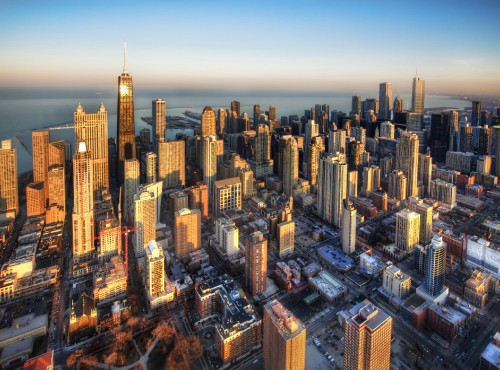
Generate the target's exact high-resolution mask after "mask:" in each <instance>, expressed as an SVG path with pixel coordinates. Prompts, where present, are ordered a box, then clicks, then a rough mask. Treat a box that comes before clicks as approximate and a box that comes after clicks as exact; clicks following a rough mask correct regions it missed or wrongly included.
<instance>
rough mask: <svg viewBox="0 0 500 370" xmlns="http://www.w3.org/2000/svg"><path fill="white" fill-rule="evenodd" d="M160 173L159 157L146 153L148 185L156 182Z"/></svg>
mask: <svg viewBox="0 0 500 370" xmlns="http://www.w3.org/2000/svg"><path fill="white" fill-rule="evenodd" d="M157 172H158V156H157V155H156V153H153V152H148V153H146V179H145V180H146V184H152V183H153V182H156V178H157V176H156V174H157Z"/></svg>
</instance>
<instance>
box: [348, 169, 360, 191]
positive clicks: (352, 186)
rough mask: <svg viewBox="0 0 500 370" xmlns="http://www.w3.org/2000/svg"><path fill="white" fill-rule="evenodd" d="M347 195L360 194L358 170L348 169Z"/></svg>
mask: <svg viewBox="0 0 500 370" xmlns="http://www.w3.org/2000/svg"><path fill="white" fill-rule="evenodd" d="M347 196H348V197H357V196H358V171H357V170H354V171H347Z"/></svg>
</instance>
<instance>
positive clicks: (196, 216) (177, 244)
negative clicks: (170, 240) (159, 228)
mask: <svg viewBox="0 0 500 370" xmlns="http://www.w3.org/2000/svg"><path fill="white" fill-rule="evenodd" d="M200 246H201V212H200V210H199V209H192V210H191V209H189V208H183V209H181V210H179V211H177V212H175V216H174V248H175V256H176V257H178V258H184V257H186V256H187V255H188V254H189V253H191V252H194V251H195V250H197V249H199V248H200Z"/></svg>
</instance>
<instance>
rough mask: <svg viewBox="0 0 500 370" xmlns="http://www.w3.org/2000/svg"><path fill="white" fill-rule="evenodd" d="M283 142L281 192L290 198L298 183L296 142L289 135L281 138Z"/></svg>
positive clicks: (297, 150)
mask: <svg viewBox="0 0 500 370" xmlns="http://www.w3.org/2000/svg"><path fill="white" fill-rule="evenodd" d="M281 141H282V142H283V144H284V146H283V151H282V153H280V154H281V157H282V158H283V192H284V193H285V194H286V195H288V196H290V195H291V194H292V190H293V188H294V186H295V185H297V183H298V181H299V149H298V145H297V140H295V138H294V137H293V136H291V135H285V136H282V137H281Z"/></svg>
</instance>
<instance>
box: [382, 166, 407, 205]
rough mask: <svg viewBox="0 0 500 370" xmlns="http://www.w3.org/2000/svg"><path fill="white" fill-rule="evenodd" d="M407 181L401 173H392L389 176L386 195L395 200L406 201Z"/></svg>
mask: <svg viewBox="0 0 500 370" xmlns="http://www.w3.org/2000/svg"><path fill="white" fill-rule="evenodd" d="M406 187H407V179H406V176H405V174H404V173H403V172H402V171H392V172H391V173H390V174H389V185H388V189H387V190H388V191H387V193H388V195H389V197H391V198H396V199H397V200H404V199H406V194H407V190H406Z"/></svg>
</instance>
